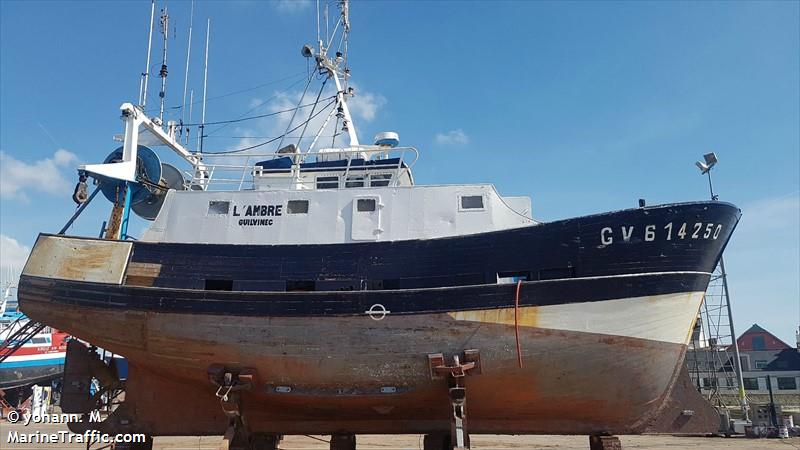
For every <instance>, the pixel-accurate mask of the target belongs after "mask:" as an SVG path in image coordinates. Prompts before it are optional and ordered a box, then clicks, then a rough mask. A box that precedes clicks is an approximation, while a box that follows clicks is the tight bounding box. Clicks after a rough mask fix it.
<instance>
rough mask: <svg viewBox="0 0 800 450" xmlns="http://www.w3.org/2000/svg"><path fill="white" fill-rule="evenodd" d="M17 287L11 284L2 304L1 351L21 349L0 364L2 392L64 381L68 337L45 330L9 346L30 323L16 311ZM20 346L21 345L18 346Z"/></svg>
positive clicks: (6, 290)
mask: <svg viewBox="0 0 800 450" xmlns="http://www.w3.org/2000/svg"><path fill="white" fill-rule="evenodd" d="M14 289H15V286H14V284H12V283H9V284H8V285H7V286H6V288H5V289H4V292H3V299H2V302H0V347H3V346H9V345H14V346H18V348H17V349H16V351H15V352H14V353H13V354H11V355H10V356H8V357H7V358H5V359H4V360H3V361H2V362H0V389H1V390H6V391H7V390H11V389H17V388H24V387H27V386H30V385H32V384H40V383H47V382H50V381H52V380H55V379H57V378H59V377H61V374H62V372H63V370H64V359H65V356H66V350H67V346H66V341H65V340H66V337H67V335H66V334H65V333H62V332H59V331H57V330H53V329H51V328H50V327H45V328H43V329H42V330H41V331H39V332H38V333H36V334H35V335H33V336H32V337H31V338H30V339H29V340H27V341H26V342H24V343H14V342H8V339H9V338H12V336H13V335H14V332H15V331H17V330H19V329H20V328H22V327H23V326H24V325H25V324H26V323H27V322H28V319H27V318H26V317H25V315H24V314H22V313H21V312H19V311H18V310H17V301H16V298H15V297H14ZM15 344H19V345H15Z"/></svg>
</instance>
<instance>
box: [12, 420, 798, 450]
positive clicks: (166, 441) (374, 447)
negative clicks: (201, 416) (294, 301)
mask: <svg viewBox="0 0 800 450" xmlns="http://www.w3.org/2000/svg"><path fill="white" fill-rule="evenodd" d="M66 429H67V427H66V425H56V424H37V425H34V424H31V425H29V426H25V425H23V424H21V423H17V424H9V423H8V422H4V421H0V449H2V450H47V449H53V450H61V449H70V450H72V449H76V450H77V449H82V450H83V449H85V448H86V445H85V444H79V443H72V444H63V443H48V444H31V443H9V442H8V436H9V433H10V432H13V431H15V432H17V433H19V434H22V433H25V434H30V433H37V432H39V433H40V434H49V433H58V432H59V431H64V430H66ZM325 439H326V436H313V437H306V436H290V437H288V438H286V439H285V440H284V441H283V442H282V443H281V445H280V448H281V449H284V450H326V449H328V444H327V443H325V442H323V441H324V440H325ZM620 440H621V441H622V447H623V448H625V449H640V450H676V449H703V450H723V449H724V450H728V449H741V450H745V449H792V448H796V449H800V438H791V439H783V440H778V439H746V438H708V437H678V436H653V435H650V436H620ZM220 441H221V437H216V436H215V437H160V438H156V439H155V445H154V447H153V448H154V450H217V449H218V448H219V443H220ZM421 448H422V438H421V436H418V435H394V436H379V435H359V436H358V449H359V450H419V449H421ZM472 448H473V449H474V450H519V449H529V450H535V449H542V450H588V448H589V438H588V437H586V436H494V435H492V436H482V435H477V436H473V437H472Z"/></svg>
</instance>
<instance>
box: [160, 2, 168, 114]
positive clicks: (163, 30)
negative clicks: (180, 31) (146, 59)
mask: <svg viewBox="0 0 800 450" xmlns="http://www.w3.org/2000/svg"><path fill="white" fill-rule="evenodd" d="M161 34H162V35H163V37H164V50H163V53H162V58H161V71H159V73H158V76H159V77H161V91H160V92H159V93H158V96H159V98H160V99H161V106H160V108H159V113H158V118H159V119H160V122H161V123H164V97H165V96H166V91H167V42H168V39H167V38H168V35H169V14H167V7H166V6H164V9H162V10H161Z"/></svg>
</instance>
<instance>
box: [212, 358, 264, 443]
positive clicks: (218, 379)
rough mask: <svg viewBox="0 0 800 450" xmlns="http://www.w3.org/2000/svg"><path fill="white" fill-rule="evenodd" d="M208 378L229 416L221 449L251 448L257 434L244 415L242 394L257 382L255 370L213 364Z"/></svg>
mask: <svg viewBox="0 0 800 450" xmlns="http://www.w3.org/2000/svg"><path fill="white" fill-rule="evenodd" d="M208 378H209V380H210V381H211V383H212V384H213V385H214V386H216V387H217V392H216V396H217V397H219V400H220V405H221V406H222V411H223V412H224V413H225V416H226V417H227V418H228V428H227V430H226V431H225V435H224V436H223V437H222V443H221V444H220V447H219V449H220V450H251V448H252V445H251V440H252V438H253V437H254V436H255V435H253V434H252V433H251V432H250V427H249V426H248V424H247V420H246V419H245V417H244V412H243V410H242V396H241V394H242V392H244V391H247V390H250V389H251V388H252V387H253V386H254V385H255V384H256V383H255V370H254V369H242V370H241V371H233V370H229V369H227V368H226V367H224V366H222V365H219V364H212V365H211V366H210V367H209V368H208ZM276 444H277V442H276ZM267 448H269V447H267ZM270 450H272V449H270Z"/></svg>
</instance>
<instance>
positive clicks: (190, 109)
mask: <svg viewBox="0 0 800 450" xmlns="http://www.w3.org/2000/svg"><path fill="white" fill-rule="evenodd" d="M192 105H194V89H190V90H189V123H191V122H192ZM189 133H190V131H189V127H186V145H189V142H190V141H189Z"/></svg>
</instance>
